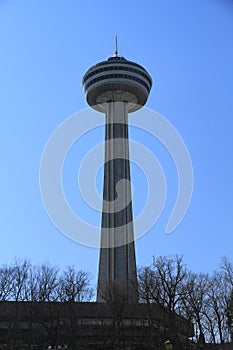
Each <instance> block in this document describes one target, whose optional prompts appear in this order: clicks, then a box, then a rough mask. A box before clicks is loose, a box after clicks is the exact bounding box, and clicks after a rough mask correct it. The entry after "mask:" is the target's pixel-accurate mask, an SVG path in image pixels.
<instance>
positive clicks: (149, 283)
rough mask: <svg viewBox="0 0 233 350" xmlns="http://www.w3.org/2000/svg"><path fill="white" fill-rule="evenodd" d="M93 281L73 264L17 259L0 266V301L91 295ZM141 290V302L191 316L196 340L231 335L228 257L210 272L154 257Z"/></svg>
mask: <svg viewBox="0 0 233 350" xmlns="http://www.w3.org/2000/svg"><path fill="white" fill-rule="evenodd" d="M91 281H92V277H91V275H90V273H89V272H85V271H82V270H79V271H78V270H76V269H75V268H74V267H70V266H68V267H67V268H66V269H65V270H63V271H61V270H59V269H58V268H57V267H56V266H51V265H49V264H42V265H39V266H38V265H32V264H31V263H30V262H29V261H27V260H24V261H15V262H13V263H11V264H8V265H3V266H1V267H0V301H33V302H37V301H39V302H69V301H70V302H84V301H91V300H92V301H93V296H94V289H93V287H92V285H91ZM138 291H139V301H140V302H141V303H146V304H148V305H150V304H151V303H156V304H157V305H159V306H160V307H161V308H162V309H163V310H164V311H165V312H168V313H171V314H172V313H174V312H175V313H177V314H179V315H181V316H184V317H185V318H186V319H188V320H190V321H191V322H192V323H193V325H194V334H195V337H194V339H193V340H194V341H196V342H199V343H204V342H208V343H225V342H229V341H230V340H231V332H232V316H233V265H232V264H231V263H230V262H229V261H228V259H226V258H224V259H222V262H221V266H220V268H219V270H218V271H215V272H214V273H212V274H211V275H209V274H206V273H194V272H192V271H190V270H189V269H188V268H187V266H186V265H185V263H184V261H183V258H182V257H180V256H174V257H155V258H154V259H153V263H152V264H151V265H150V266H146V267H145V266H144V267H140V268H138ZM107 302H109V303H113V302H114V300H110V301H107Z"/></svg>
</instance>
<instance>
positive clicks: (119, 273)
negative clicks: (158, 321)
mask: <svg viewBox="0 0 233 350" xmlns="http://www.w3.org/2000/svg"><path fill="white" fill-rule="evenodd" d="M82 85H83V89H84V92H85V95H86V100H87V103H88V104H89V105H90V106H91V107H92V108H94V109H95V110H97V111H99V112H103V113H105V116H106V122H105V164H104V190H103V207H102V224H101V245H100V257H99V275H98V290H97V302H107V301H108V300H109V299H110V298H111V299H114V298H116V295H117V297H119V296H120V298H121V299H122V298H123V300H124V301H125V302H128V303H135V302H137V301H138V292H137V273H136V259H135V246H134V232H133V213H132V198H131V185H130V162H129V142H128V113H131V112H134V111H136V110H138V109H140V108H141V107H142V106H144V105H145V103H146V101H147V98H148V95H149V93H150V89H151V86H152V79H151V77H150V75H149V74H148V72H147V71H146V69H145V68H143V67H142V66H141V65H139V64H137V63H135V62H132V61H129V60H127V59H125V58H124V57H122V56H119V55H118V49H117V40H116V49H115V54H114V56H112V57H110V58H108V59H107V60H106V61H103V62H100V63H97V64H95V65H94V66H92V67H91V68H90V69H88V71H87V72H86V73H85V75H84V77H83V80H82Z"/></svg>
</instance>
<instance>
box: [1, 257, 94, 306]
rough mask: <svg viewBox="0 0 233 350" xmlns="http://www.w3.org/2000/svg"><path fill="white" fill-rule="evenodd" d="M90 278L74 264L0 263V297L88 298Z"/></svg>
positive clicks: (12, 298)
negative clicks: (62, 268) (62, 269)
mask: <svg viewBox="0 0 233 350" xmlns="http://www.w3.org/2000/svg"><path fill="white" fill-rule="evenodd" d="M91 279H92V278H91V275H90V273H89V272H85V271H82V270H80V271H78V270H76V269H75V267H73V266H68V267H67V268H66V269H65V270H64V271H60V270H59V268H58V267H56V266H51V265H49V264H42V265H32V264H31V262H30V261H28V260H23V261H19V260H16V261H14V262H13V263H11V264H8V265H3V266H1V267H0V301H33V302H34V301H40V302H55V301H57V302H65V301H78V302H84V301H90V300H91V299H92V297H93V292H94V290H93V288H92V287H91Z"/></svg>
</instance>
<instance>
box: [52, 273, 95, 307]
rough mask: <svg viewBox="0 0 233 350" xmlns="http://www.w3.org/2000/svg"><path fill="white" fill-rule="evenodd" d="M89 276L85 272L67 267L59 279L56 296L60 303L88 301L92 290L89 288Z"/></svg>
mask: <svg viewBox="0 0 233 350" xmlns="http://www.w3.org/2000/svg"><path fill="white" fill-rule="evenodd" d="M90 282H91V275H90V274H89V273H88V272H86V271H82V270H80V271H76V270H75V268H74V266H68V267H67V268H66V270H65V271H64V272H63V273H62V274H61V276H60V278H59V288H58V295H59V300H60V301H73V302H74V301H77V302H83V301H90V300H91V298H92V297H93V288H91V287H90Z"/></svg>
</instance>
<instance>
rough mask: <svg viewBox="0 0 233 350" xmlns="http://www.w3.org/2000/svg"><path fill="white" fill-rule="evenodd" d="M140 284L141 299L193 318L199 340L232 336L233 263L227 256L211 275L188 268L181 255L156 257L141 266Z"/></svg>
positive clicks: (217, 339)
mask: <svg viewBox="0 0 233 350" xmlns="http://www.w3.org/2000/svg"><path fill="white" fill-rule="evenodd" d="M138 285H139V296H140V301H141V302H144V303H148V304H149V303H157V304H158V305H160V306H161V308H163V309H165V310H166V311H168V312H170V313H173V312H176V313H177V314H179V315H181V316H184V317H185V318H187V319H189V320H191V321H192V323H193V324H194V331H195V332H194V333H195V339H194V340H196V341H197V342H200V343H205V342H208V343H219V342H220V343H225V342H229V341H230V340H231V332H232V316H233V265H232V264H231V263H230V262H229V260H228V259H227V258H224V259H222V261H221V267H220V269H219V271H215V272H214V273H213V274H211V275H209V274H206V273H194V272H192V271H190V270H188V268H187V266H186V265H185V264H184V262H183V258H182V257H180V256H175V257H156V258H154V259H153V263H152V265H151V266H148V267H141V268H140V269H139V270H138Z"/></svg>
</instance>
